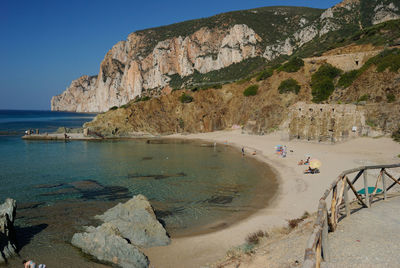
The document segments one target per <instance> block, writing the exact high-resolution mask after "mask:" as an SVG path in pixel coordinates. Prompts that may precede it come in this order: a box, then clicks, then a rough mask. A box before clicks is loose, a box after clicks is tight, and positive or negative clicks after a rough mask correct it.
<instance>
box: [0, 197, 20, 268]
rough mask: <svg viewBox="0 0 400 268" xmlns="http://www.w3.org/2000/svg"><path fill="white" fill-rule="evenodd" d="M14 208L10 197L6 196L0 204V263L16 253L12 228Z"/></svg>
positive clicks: (14, 203)
mask: <svg viewBox="0 0 400 268" xmlns="http://www.w3.org/2000/svg"><path fill="white" fill-rule="evenodd" d="M16 208H17V207H16V202H15V200H13V199H10V198H7V199H6V201H5V202H4V203H3V204H1V205H0V264H1V263H4V262H6V261H7V259H8V258H10V257H11V256H13V255H16V250H17V246H16V234H15V229H14V220H15V213H16Z"/></svg>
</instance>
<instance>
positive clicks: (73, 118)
mask: <svg viewBox="0 0 400 268" xmlns="http://www.w3.org/2000/svg"><path fill="white" fill-rule="evenodd" d="M13 116H14V117H13ZM13 116H9V119H6V116H3V117H1V116H0V133H1V131H10V130H15V129H18V130H23V129H24V126H27V127H26V128H28V127H29V128H37V127H34V126H33V125H34V124H35V123H34V122H36V123H37V124H39V125H40V126H42V127H43V129H46V130H42V131H48V130H50V129H56V128H57V127H59V126H60V124H61V123H62V124H64V125H66V126H67V127H76V126H80V125H81V124H82V123H83V122H84V121H87V120H89V119H90V118H91V116H90V115H75V114H72V115H71V114H67V115H66V114H62V115H61V114H53V113H50V114H46V115H45V116H39V119H40V120H37V119H36V120H31V119H29V120H24V119H23V118H21V117H18V116H15V115H13ZM43 117H46V118H47V119H46V118H43ZM57 117H60V118H62V119H60V121H57ZM10 118H11V119H10ZM27 118H28V117H27ZM13 119H14V121H13ZM32 122H33V123H32ZM16 125H17V127H15V126H16ZM0 171H1V172H0V183H1V185H2V186H1V187H0V200H3V199H5V198H6V197H11V198H14V199H16V200H17V203H18V207H19V209H18V211H17V222H16V224H17V225H18V226H19V229H20V236H19V238H20V240H21V241H23V243H22V244H23V246H24V247H23V250H22V251H21V252H23V253H24V254H25V255H27V254H28V255H30V254H33V255H35V256H42V258H45V259H46V261H47V263H51V262H52V261H54V260H52V259H51V257H53V258H54V256H59V257H60V256H63V255H64V254H61V252H66V251H68V250H70V251H71V252H70V253H69V255H68V256H69V257H70V258H72V256H74V258H75V259H76V258H78V257H77V256H75V254H77V253H76V252H75V251H74V249H71V248H70V246H69V245H68V244H66V243H67V242H69V241H70V239H71V236H72V234H73V233H74V232H75V231H79V230H80V228H81V227H82V226H83V225H90V224H96V222H93V219H92V217H93V216H94V215H96V214H100V213H102V212H104V211H105V210H106V209H107V208H109V207H111V206H113V205H115V204H116V203H117V202H123V201H125V200H127V199H128V198H131V197H132V196H133V195H136V194H143V195H145V196H146V197H147V198H148V199H149V200H150V202H151V204H152V205H153V207H154V209H155V211H156V214H157V216H158V217H159V218H160V219H161V220H162V221H163V222H164V223H165V225H166V229H167V231H168V232H169V233H170V234H171V236H172V238H174V237H177V236H181V235H191V234H193V233H200V232H209V231H214V230H216V229H218V228H222V227H224V226H227V225H229V224H232V223H234V222H235V221H237V220H238V219H240V218H243V217H245V216H246V215H248V214H250V213H253V212H254V211H256V210H257V209H259V208H261V207H264V206H266V205H267V202H268V200H269V199H270V198H271V197H272V196H273V195H274V193H275V191H276V182H275V179H274V178H273V175H272V173H271V171H270V170H269V169H268V168H267V167H266V166H265V165H263V164H261V163H259V162H257V161H255V160H254V159H250V158H246V157H244V158H243V157H242V156H241V155H240V154H239V153H238V152H237V151H236V150H234V149H232V148H231V147H227V146H224V145H217V146H216V147H213V146H204V144H201V143H199V142H184V141H179V140H175V141H168V142H162V141H160V142H155V143H150V144H148V143H146V141H145V140H119V141H114V140H112V141H111V140H109V141H102V142H96V141H71V142H60V141H24V140H21V139H20V137H19V136H18V135H14V136H12V135H8V136H0ZM49 241H56V243H55V244H54V245H55V246H54V247H56V248H59V249H57V250H55V251H56V252H53V253H52V254H50V255H49V254H46V253H44V252H42V251H40V252H38V251H37V249H38V248H41V247H45V245H46V244H48V242H49ZM33 245H34V247H33ZM54 247H53V249H54ZM57 252H58V253H57ZM73 252H75V253H73ZM60 254H61V255H60ZM46 256H47V257H46ZM68 256H67V257H68ZM49 258H50V259H49ZM79 258H80V257H79ZM81 261H82V263H79V265H83V266H81V267H91V266H86V264H84V263H85V261H84V260H83V259H82V260H81ZM73 263H74V265H78V264H77V263H76V262H73ZM69 265H72V263H69ZM59 267H61V266H59ZM63 267H68V266H63Z"/></svg>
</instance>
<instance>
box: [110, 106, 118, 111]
mask: <svg viewBox="0 0 400 268" xmlns="http://www.w3.org/2000/svg"><path fill="white" fill-rule="evenodd" d="M117 109H118V107H117V106H113V107H111V108H110V109H109V111H114V110H117Z"/></svg>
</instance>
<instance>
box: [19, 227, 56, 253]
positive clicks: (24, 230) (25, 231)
mask: <svg viewBox="0 0 400 268" xmlns="http://www.w3.org/2000/svg"><path fill="white" fill-rule="evenodd" d="M47 226H49V225H48V224H45V223H42V224H38V225H32V226H28V227H19V226H16V227H15V232H16V234H17V244H18V251H20V250H21V249H22V248H23V247H24V246H26V245H27V244H29V243H30V242H31V240H32V238H33V237H34V236H35V235H37V234H38V233H40V232H41V231H43V230H44V229H46V228H47Z"/></svg>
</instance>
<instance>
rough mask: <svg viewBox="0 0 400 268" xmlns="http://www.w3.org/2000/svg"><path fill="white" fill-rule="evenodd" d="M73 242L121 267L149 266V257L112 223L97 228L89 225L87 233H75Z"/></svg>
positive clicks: (139, 267) (91, 253)
mask: <svg viewBox="0 0 400 268" xmlns="http://www.w3.org/2000/svg"><path fill="white" fill-rule="evenodd" d="M71 243H72V245H74V246H76V247H79V248H81V249H82V251H83V252H85V253H86V254H89V255H92V256H94V257H96V258H97V259H98V260H100V261H105V262H111V263H113V264H115V265H118V266H120V267H126V268H131V267H133V268H145V267H148V266H149V261H148V259H147V257H146V256H145V255H144V254H143V253H142V252H140V250H139V249H138V247H136V246H135V245H132V244H131V243H129V242H128V240H126V239H125V238H123V237H121V236H120V233H119V230H118V229H117V228H115V226H114V225H112V224H107V223H105V224H103V225H101V226H99V227H97V228H94V227H88V228H87V229H86V232H85V233H77V234H75V235H74V236H73V237H72V241H71Z"/></svg>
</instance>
